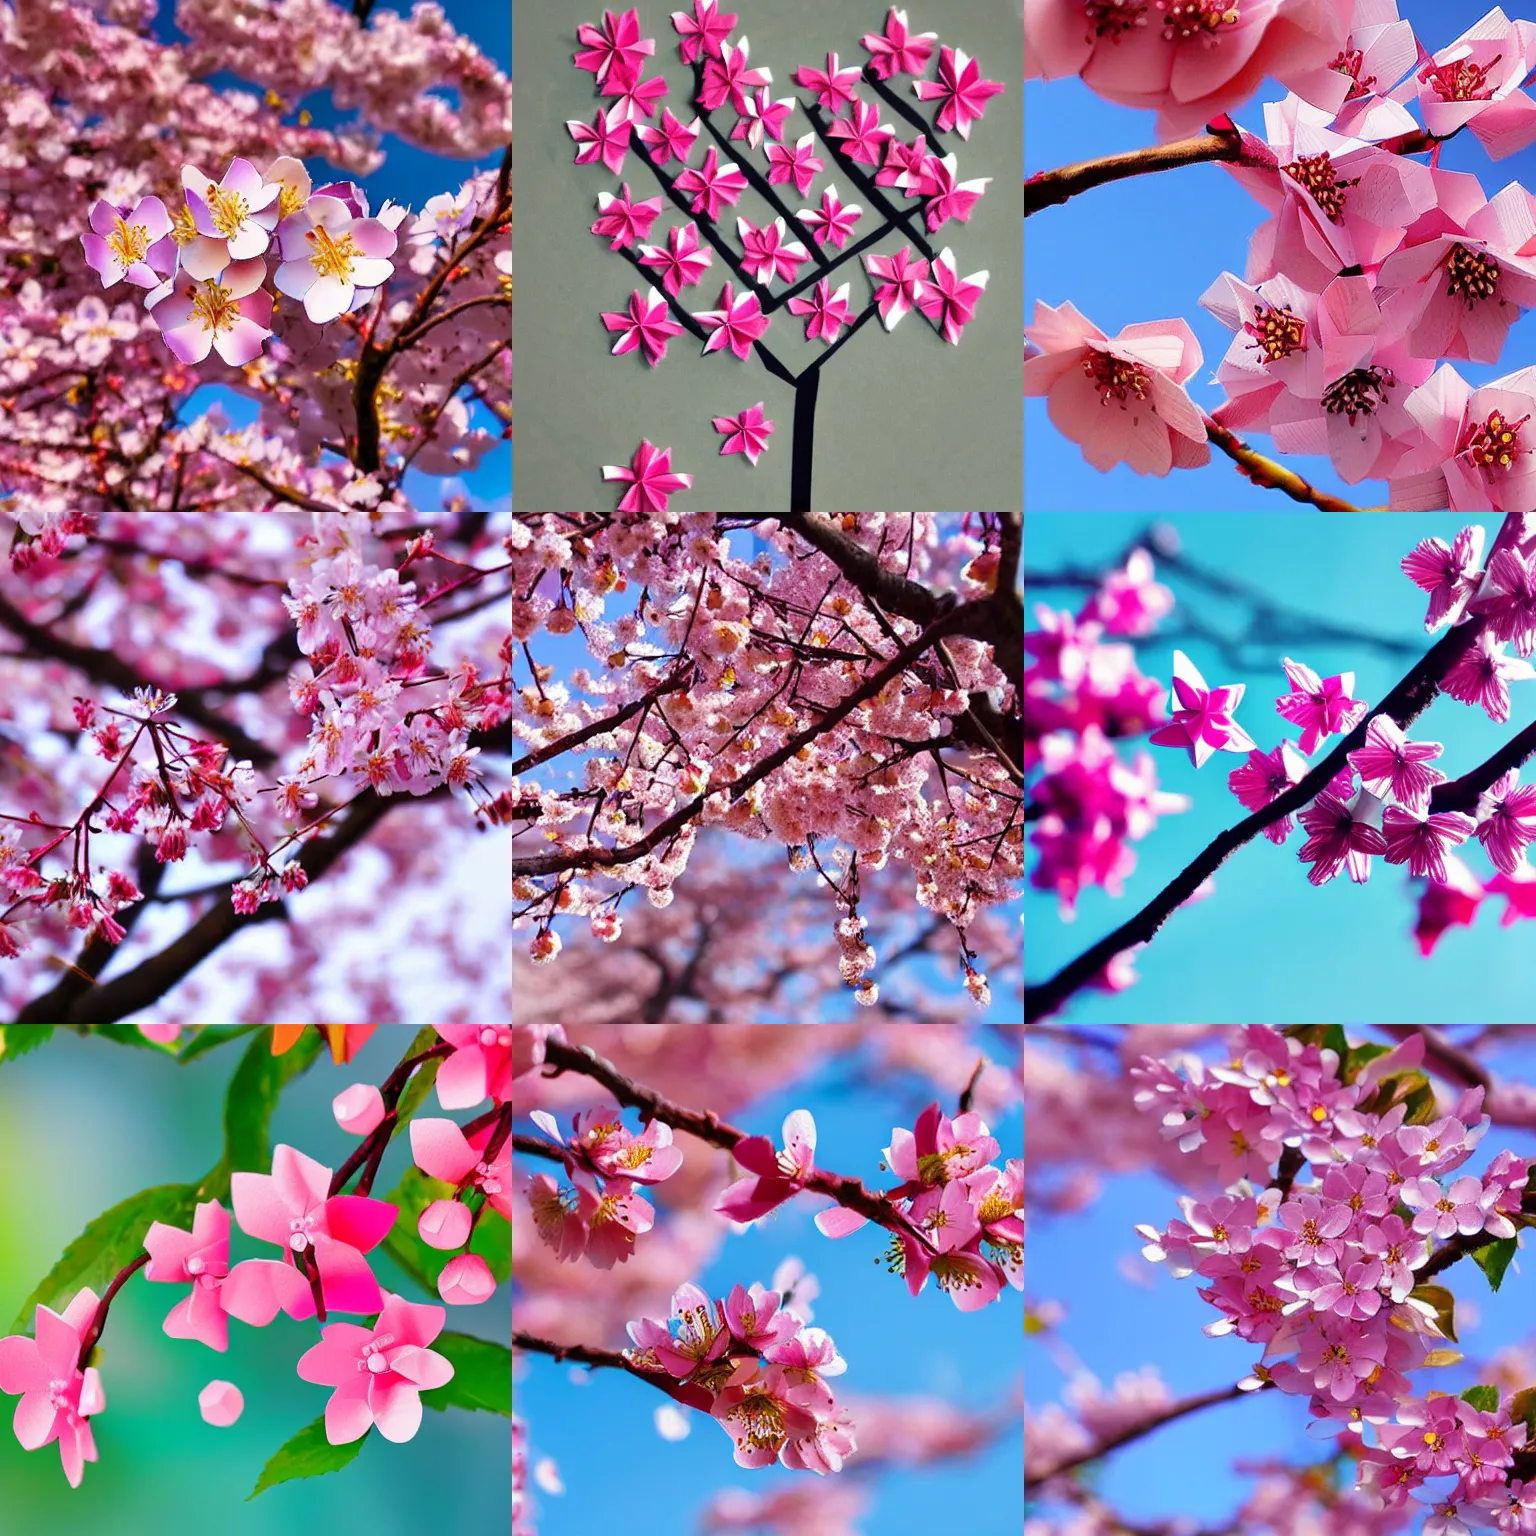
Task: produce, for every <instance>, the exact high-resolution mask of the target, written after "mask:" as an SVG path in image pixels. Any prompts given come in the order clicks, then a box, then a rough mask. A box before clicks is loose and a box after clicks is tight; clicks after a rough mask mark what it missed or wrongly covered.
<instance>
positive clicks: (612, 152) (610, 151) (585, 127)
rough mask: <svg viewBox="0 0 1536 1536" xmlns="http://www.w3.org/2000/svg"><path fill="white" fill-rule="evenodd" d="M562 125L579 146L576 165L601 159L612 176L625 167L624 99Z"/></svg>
mask: <svg viewBox="0 0 1536 1536" xmlns="http://www.w3.org/2000/svg"><path fill="white" fill-rule="evenodd" d="M565 126H566V131H567V132H568V133H569V134H570V136H571V137H572V138H573V139H575V141H576V143H577V146H578V147H577V150H576V161H575V163H576V164H577V165H595V164H597V163H598V162H599V161H600V162H601V163H602V164H603V165H605V166H607V167H608V169H609V171H611V172H612V173H613V174H614V175H615V176H617V175H618V174H619V173H620V172H621V171H622V170H623V169H624V156H625V154H626V153H627V152H628V148H629V134H630V120H629V114H628V112H627V111H626V110H625V108H624V104H623V102H619V103H617V104H615V105H614V106H611V107H609V109H608V110H607V111H606V112H604V111H603V109H602V108H601V107H599V108H598V109H597V112H596V114H595V115H594V116H593V118H592V121H591V122H590V123H583V122H578V121H576V120H575V119H570V120H568V121H567V122H566V125H565ZM695 211H697V210H695ZM711 217H713V215H711Z"/></svg>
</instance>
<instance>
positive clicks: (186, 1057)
mask: <svg viewBox="0 0 1536 1536" xmlns="http://www.w3.org/2000/svg"><path fill="white" fill-rule="evenodd" d="M261 1027H262V1026H261V1025H260V1024H204V1025H203V1027H202V1028H201V1029H199V1030H198V1032H197V1033H196V1034H195V1035H193V1036H192V1038H191V1039H190V1040H188V1041H187V1043H186V1044H185V1045H183V1046H182V1047H181V1049H180V1050H178V1051H177V1052H176V1060H177V1061H180V1062H183V1063H185V1062H188V1061H195V1060H196V1059H197V1058H198V1057H199V1056H202V1055H204V1054H205V1053H206V1052H208V1051H212V1050H215V1049H217V1048H218V1047H219V1046H221V1045H225V1044H227V1043H228V1042H229V1041H231V1040H238V1039H239V1038H240V1036H241V1035H248V1034H250V1032H251V1031H252V1030H253V1029H260V1028H261Z"/></svg>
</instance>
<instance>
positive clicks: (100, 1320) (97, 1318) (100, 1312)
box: [75, 1253, 149, 1371]
mask: <svg viewBox="0 0 1536 1536" xmlns="http://www.w3.org/2000/svg"><path fill="white" fill-rule="evenodd" d="M148 1263H149V1255H148V1254H147V1253H141V1254H140V1255H139V1256H138V1258H136V1259H134V1260H133V1261H132V1262H131V1263H129V1264H127V1265H126V1266H125V1267H124V1268H123V1269H121V1270H119V1271H118V1273H117V1274H116V1275H115V1276H114V1277H113V1280H112V1283H111V1285H109V1286H108V1287H107V1291H106V1294H105V1295H104V1296H103V1297H102V1298H101V1300H100V1301H98V1302H97V1303H96V1311H95V1312H94V1313H93V1314H92V1316H91V1326H90V1327H89V1328H87V1329H86V1330H85V1334H84V1336H83V1337H82V1338H81V1340H80V1353H79V1355H78V1356H76V1359H75V1369H76V1370H79V1371H83V1370H84V1369H85V1368H86V1366H88V1365H89V1364H90V1363H91V1351H92V1350H93V1349H95V1347H96V1345H97V1343H98V1341H99V1340H100V1338H101V1333H102V1329H104V1328H105V1327H106V1326H107V1313H108V1312H109V1311H110V1310H111V1308H112V1299H113V1297H115V1296H116V1295H117V1293H118V1292H119V1291H120V1290H122V1288H123V1287H124V1286H125V1285H126V1284H127V1283H128V1281H129V1279H130V1278H131V1277H132V1276H133V1275H135V1274H137V1273H138V1272H139V1270H141V1269H143V1267H144V1266H145V1265H146V1264H148Z"/></svg>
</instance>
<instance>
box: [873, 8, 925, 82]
mask: <svg viewBox="0 0 1536 1536" xmlns="http://www.w3.org/2000/svg"><path fill="white" fill-rule="evenodd" d="M937 36H938V34H937V33H936V32H909V31H908V30H907V13H906V12H905V11H898V10H897V9H896V7H895V6H894V5H893V6H892V7H891V8H890V10H889V12H887V14H886V18H885V31H884V33H879V32H866V33H865V34H864V36H863V37H861V38H860V39H859V41H860V42H861V43H862V44H863V45H864V48H865V50H866V51H867V52H869V53H871V54H873V55H874V57H873V58H871V59H870V61H869V63H870V68H872V69H873V70H874V72H875V74H876V75H878V76H879V78H880V79H882V80H889V79H890V78H891V76H892V75H895V74H903V75H920V74H922V72H923V71H924V70H925V69H927V68H928V60H929V59H931V58H932V57H933V40H934V38H935V37H937Z"/></svg>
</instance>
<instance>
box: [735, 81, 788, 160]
mask: <svg viewBox="0 0 1536 1536" xmlns="http://www.w3.org/2000/svg"><path fill="white" fill-rule="evenodd" d="M794 109H795V98H794V97H793V96H785V97H782V98H781V99H780V100H778V101H774V100H773V98H772V97H771V96H770V95H769V94H768V87H767V86H766V85H765V86H763V87H762V89H761V90H759V91H758V92H757V94H756V95H755V96H748V97H747V110H746V114H745V115H744V116H742V117H738V118H737V119H736V126H735V127H734V128H732V129H731V137H732V138H733V139H745V140H746V141H747V143H748V144H750V145H751V146H752V148H753V149H761V148H762V147H763V136H764V135H765V134H766V135H767V137H768V138H770V139H772V140H774V141H775V142H776V143H777V142H779V141H780V140H782V139H783V137H784V123H785V120H786V119H787V118H788V117H789V114H790V113H791V112H793V111H794Z"/></svg>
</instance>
